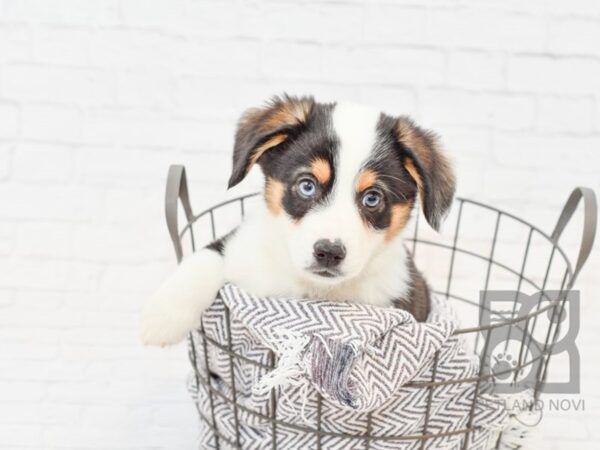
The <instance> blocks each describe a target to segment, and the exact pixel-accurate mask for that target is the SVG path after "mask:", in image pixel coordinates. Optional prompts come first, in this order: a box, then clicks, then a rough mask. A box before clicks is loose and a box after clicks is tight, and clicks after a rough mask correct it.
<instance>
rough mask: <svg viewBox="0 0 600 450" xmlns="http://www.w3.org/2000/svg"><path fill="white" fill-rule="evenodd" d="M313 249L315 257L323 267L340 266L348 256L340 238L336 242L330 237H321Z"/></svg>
mask: <svg viewBox="0 0 600 450" xmlns="http://www.w3.org/2000/svg"><path fill="white" fill-rule="evenodd" d="M313 249H314V253H313V254H314V256H315V259H316V260H317V262H318V263H319V265H321V266H323V267H335V266H338V265H339V264H340V263H341V262H342V260H343V259H344V258H345V257H346V247H344V245H343V244H342V242H341V241H340V240H339V239H336V240H335V241H334V242H332V241H330V240H329V239H319V240H318V241H317V242H315V245H314V246H313Z"/></svg>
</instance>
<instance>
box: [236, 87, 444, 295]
mask: <svg viewBox="0 0 600 450" xmlns="http://www.w3.org/2000/svg"><path fill="white" fill-rule="evenodd" d="M254 163H258V164H259V165H260V166H261V167H262V169H263V172H264V174H265V176H266V184H265V201H266V204H267V207H268V210H269V212H270V214H271V215H272V216H273V218H274V220H275V221H276V223H277V226H278V227H279V228H280V230H281V231H282V233H281V235H282V236H283V239H284V241H285V242H282V245H285V246H286V247H287V248H288V250H289V254H290V257H291V260H292V262H293V265H294V267H295V268H296V270H297V271H298V273H299V274H300V275H301V276H302V277H303V278H306V279H307V280H309V281H311V282H313V283H320V284H326V285H327V284H329V285H334V284H336V283H339V282H342V281H344V280H346V279H349V278H352V277H356V276H357V275H359V274H360V273H361V272H362V271H363V270H364V268H365V266H366V265H367V264H368V263H369V261H371V260H372V259H373V257H374V256H375V255H377V254H378V253H379V252H381V251H383V250H384V249H385V247H386V245H389V244H390V243H391V242H393V241H394V240H395V239H396V238H397V237H398V236H399V235H400V234H401V232H402V230H403V229H404V227H405V225H406V223H407V222H408V219H409V218H410V214H411V211H412V209H413V206H414V205H415V201H416V198H417V193H419V195H420V198H421V199H422V203H423V208H424V212H425V216H426V218H427V220H428V221H429V223H430V224H431V225H432V226H433V227H434V228H437V227H438V225H439V222H440V219H441V217H442V216H443V215H444V214H445V212H446V211H447V209H448V208H449V206H450V203H451V200H452V196H453V193H454V177H453V174H452V171H451V169H450V167H449V164H448V162H447V160H446V159H445V157H444V156H443V155H442V153H441V152H440V151H439V150H438V147H437V144H436V142H435V138H434V137H433V136H432V135H431V134H430V133H428V132H426V131H423V130H421V129H420V128H418V127H416V126H415V125H414V124H413V123H412V122H411V121H410V120H408V119H406V118H393V117H390V116H386V115H384V114H381V113H379V112H377V111H375V110H372V109H369V108H366V107H362V106H357V105H351V104H320V103H316V102H315V101H314V100H313V99H312V98H292V97H283V98H275V99H273V100H272V101H271V103H269V104H268V105H267V106H266V107H264V108H261V109H255V110H250V111H248V112H246V113H245V114H244V116H242V119H241V121H240V124H239V127H238V132H237V134H236V145H235V149H234V161H233V172H232V175H231V179H230V186H233V185H235V184H237V183H238V182H239V181H241V180H242V179H243V178H244V176H245V175H246V174H247V172H248V170H249V169H250V167H251V166H252V164H254Z"/></svg>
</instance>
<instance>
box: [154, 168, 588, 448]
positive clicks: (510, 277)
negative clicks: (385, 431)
mask: <svg viewBox="0 0 600 450" xmlns="http://www.w3.org/2000/svg"><path fill="white" fill-rule="evenodd" d="M256 196H257V194H250V195H246V196H242V197H239V198H235V199H232V200H228V201H225V202H222V203H219V204H217V205H215V206H213V207H212V208H210V209H207V210H206V211H203V212H202V213H200V214H194V213H193V212H192V208H191V206H190V198H189V193H188V186H187V180H186V174H185V168H184V167H183V166H179V165H174V166H171V168H170V170H169V175H168V181H167V189H166V219H167V226H168V230H169V233H170V236H171V240H172V241H173V245H174V247H175V253H176V256H177V260H178V261H181V260H182V258H183V254H184V246H186V245H187V246H188V247H189V250H190V251H192V252H193V251H194V250H195V249H196V248H201V247H202V246H204V245H206V244H208V243H210V242H211V241H212V240H214V239H216V238H218V237H219V236H223V235H225V234H226V233H227V232H229V231H230V230H231V229H233V228H234V227H235V226H237V225H238V224H239V222H240V221H241V219H242V218H243V217H244V214H245V212H246V210H247V208H250V207H251V206H252V203H253V202H255V201H257V200H258V197H256ZM581 199H583V206H584V211H583V213H584V214H583V232H582V235H581V239H580V246H579V252H578V256H577V260H576V263H575V265H574V266H573V265H572V264H571V262H570V260H569V258H568V257H567V254H566V253H565V252H564V251H563V249H562V248H561V247H560V246H559V244H558V241H559V238H560V237H561V234H562V233H563V230H564V229H565V227H566V225H567V224H568V223H569V221H570V220H571V218H572V217H573V214H574V212H575V210H576V208H577V205H578V204H579V201H580V200H581ZM179 203H181V205H182V207H183V215H182V217H183V218H184V220H185V222H184V224H183V226H182V227H180V226H179V221H178V214H179V212H178V205H179ZM596 217H597V207H596V198H595V194H594V192H593V191H592V190H591V189H588V188H576V189H575V190H574V191H573V192H572V193H571V195H570V197H569V198H568V200H567V202H566V204H565V206H564V208H563V210H562V212H561V214H560V216H559V219H558V221H557V223H556V226H555V227H554V231H553V232H552V233H551V234H546V233H545V232H544V231H542V230H541V229H540V228H538V227H536V226H534V225H531V224H530V223H528V222H526V221H525V220H523V219H521V218H519V217H516V216H514V215H512V214H509V213H507V212H505V211H501V210H499V209H497V208H494V207H492V206H489V205H485V204H483V203H479V202H476V201H473V200H469V199H465V198H457V199H456V204H455V206H454V208H453V213H452V214H451V216H450V217H449V218H448V219H447V222H446V223H447V224H449V227H451V228H452V227H453V230H452V231H451V232H450V233H447V234H449V235H450V236H449V238H444V237H443V235H438V234H435V233H433V232H431V230H429V229H428V227H423V226H420V224H419V222H422V220H419V217H418V216H417V218H416V220H413V225H412V229H411V230H410V234H407V236H410V237H407V238H406V241H407V245H408V246H409V248H410V249H411V250H412V253H413V254H414V256H415V259H416V260H417V266H418V267H419V268H420V269H422V270H423V271H424V272H425V274H426V278H427V280H428V282H429V283H430V285H431V286H432V290H433V291H434V292H435V293H436V294H437V295H439V296H443V297H445V298H447V299H448V300H449V301H452V302H454V303H455V304H456V306H457V307H458V309H459V312H460V317H461V318H464V319H465V320H466V321H467V322H468V321H469V317H471V320H473V323H472V324H470V326H468V327H463V328H461V329H458V330H457V331H455V333H456V334H461V335H463V336H464V338H465V339H466V340H467V341H468V342H469V343H470V345H471V346H472V348H473V349H474V350H475V352H476V354H477V355H478V356H479V358H480V369H479V374H478V376H476V377H471V378H468V379H457V380H453V381H452V383H472V384H473V385H474V386H475V395H474V396H473V402H472V405H471V410H470V411H471V412H470V420H469V422H468V426H467V427H466V428H462V429H459V430H456V431H454V432H452V434H462V435H464V439H463V441H462V442H463V443H464V445H463V448H466V447H467V442H468V436H469V433H471V432H473V431H474V430H475V429H476V426H474V425H473V423H472V422H473V414H474V411H475V406H476V404H477V402H478V401H479V392H480V388H481V386H482V383H485V382H489V381H490V380H491V379H492V378H494V379H498V377H504V379H506V378H509V379H512V380H513V381H514V380H516V379H517V377H518V376H520V375H521V374H522V373H523V372H524V371H528V373H530V374H533V380H534V383H533V391H534V398H535V399H536V400H537V399H538V398H539V395H540V393H542V392H543V391H544V387H545V386H546V383H547V378H548V365H549V361H550V357H551V356H552V354H553V353H554V347H555V345H556V343H557V341H558V338H559V336H560V333H561V331H560V330H561V322H562V320H560V318H561V317H564V315H565V314H566V310H565V304H566V300H567V297H568V295H569V293H570V292H572V288H573V285H574V283H575V280H576V278H577V275H578V274H579V271H580V270H581V268H582V267H583V265H584V263H585V261H586V260H587V258H588V256H589V254H590V252H591V249H592V245H593V241H594V236H595V232H596ZM507 230H508V231H507ZM492 290H504V291H507V292H508V291H509V290H510V291H512V292H513V293H514V292H523V291H528V290H529V291H533V292H537V293H538V295H537V297H535V298H537V301H536V304H535V307H534V308H533V310H531V309H530V310H528V311H527V312H526V313H522V312H520V309H519V308H518V307H517V296H516V294H515V298H514V301H512V302H511V304H509V305H507V306H508V308H506V307H503V308H495V307H494V306H493V305H492V304H491V303H489V302H487V301H486V300H487V299H486V296H487V295H488V294H489V292H491V291H492ZM550 291H554V294H552V295H550V294H549V293H550ZM460 305H463V306H462V307H461V306H460ZM461 308H462V310H461ZM483 316H485V317H487V319H488V320H487V321H485V323H484V321H482V318H483ZM195 333H197V335H196V336H200V339H201V340H202V343H201V345H203V346H204V353H205V354H206V349H207V348H209V347H210V346H217V347H218V348H219V349H220V350H221V351H224V352H226V353H227V354H228V355H229V360H230V366H231V367H233V361H234V359H235V358H244V357H242V356H241V355H237V354H236V353H235V352H233V351H232V347H231V339H229V342H216V341H214V340H212V339H211V338H209V337H208V336H206V335H205V334H204V327H203V325H201V327H200V329H199V330H197V332H195ZM225 335H227V336H229V337H230V330H226V332H225ZM498 335H502V336H506V337H505V338H503V339H502V341H503V342H505V348H504V351H505V352H506V351H507V349H508V345H509V343H512V344H513V345H512V346H511V347H513V348H514V357H513V359H512V363H511V364H509V365H508V366H507V367H505V368H504V370H502V371H500V372H499V371H497V370H495V371H492V370H490V367H491V365H492V361H491V356H490V345H493V343H492V344H490V343H491V342H492V341H494V342H495V341H496V340H497V339H496V338H494V339H492V337H493V336H495V337H497V336H498ZM515 336H519V339H517V340H516V342H514V341H515V339H514V337H515ZM532 342H533V344H534V345H532ZM532 348H533V349H534V351H530V349H532ZM190 358H191V360H192V361H191V362H192V365H193V367H194V369H195V372H196V373H195V376H196V382H197V383H198V384H199V385H204V386H205V387H206V389H207V390H208V392H209V396H210V401H211V405H212V402H213V396H220V397H221V398H222V400H224V401H225V402H226V403H228V404H230V405H231V406H232V408H233V411H234V414H235V419H236V433H237V438H236V439H235V440H232V439H231V438H228V437H227V436H225V435H223V434H222V433H220V432H219V424H218V423H217V422H216V421H215V420H214V410H213V411H212V413H213V416H212V417H205V416H203V415H202V414H201V420H203V421H205V422H206V424H207V425H208V426H209V427H210V428H211V429H212V430H213V432H214V436H215V441H216V442H215V447H216V448H220V447H222V446H223V445H222V444H220V443H226V444H227V445H226V446H227V447H233V448H242V447H241V446H240V440H239V422H238V420H237V419H238V412H239V410H240V408H244V407H243V405H240V404H238V403H237V399H236V390H235V383H234V385H233V386H232V398H229V397H226V396H224V394H222V393H221V392H219V391H218V390H216V389H215V388H214V387H213V386H212V385H211V382H210V380H207V379H205V378H204V377H203V376H202V375H201V374H200V373H199V372H198V370H196V367H197V364H198V363H200V364H205V365H208V360H206V361H204V362H202V361H200V362H199V361H196V355H195V354H194V353H193V352H191V354H190ZM246 361H247V358H246ZM271 361H272V362H275V355H271ZM257 364H258V363H257ZM206 369H207V373H209V371H210V367H206ZM232 370H233V369H232ZM434 374H435V369H434ZM434 378H435V375H434ZM446 383H447V382H446ZM439 385H440V382H436V381H435V379H433V380H432V381H431V382H429V383H420V384H417V383H413V387H414V388H415V389H427V390H429V392H431V391H432V389H434V388H435V387H436V386H439ZM276 396H277V393H276V392H273V393H272V399H271V400H272V402H273V404H275V403H276V401H277V398H276ZM430 398H431V397H430ZM320 405H321V399H320V398H319V403H318V409H317V410H318V411H320ZM273 411H274V414H273V416H272V417H264V416H261V418H262V419H266V420H268V421H269V423H270V425H271V430H272V448H273V449H277V448H280V447H278V444H277V442H278V440H277V430H278V429H281V428H285V427H292V428H294V429H296V430H298V429H299V428H298V425H297V424H288V423H286V422H284V421H281V420H278V419H277V413H276V409H275V408H273ZM244 412H246V413H249V414H259V413H257V412H254V411H251V410H248V409H246V410H244ZM428 414H429V407H428V408H427V411H426V415H425V419H424V426H423V429H422V432H421V433H418V434H412V435H403V436H383V437H382V436H370V435H369V434H366V435H356V436H349V435H347V434H339V436H340V437H343V438H349V437H351V438H353V439H356V440H357V441H360V442H363V443H364V444H363V447H364V448H367V449H368V448H369V446H370V445H371V443H372V442H374V441H377V440H382V439H383V440H385V441H387V442H390V441H403V440H412V441H415V440H416V441H420V442H421V448H424V447H425V442H426V441H427V440H428V439H435V438H437V437H440V434H436V433H433V432H430V431H429V430H428V419H429V417H428ZM259 415H260V414H259ZM302 431H303V432H306V433H311V434H313V435H314V436H315V448H317V449H320V448H321V437H322V436H323V435H325V434H327V435H332V434H333V435H335V433H330V432H326V431H323V430H322V429H321V417H320V414H318V416H317V427H316V428H310V427H302ZM499 442H500V439H498V443H499Z"/></svg>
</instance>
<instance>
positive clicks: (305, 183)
mask: <svg viewBox="0 0 600 450" xmlns="http://www.w3.org/2000/svg"><path fill="white" fill-rule="evenodd" d="M298 192H299V193H300V195H301V196H302V197H304V198H312V197H314V196H315V194H316V193H317V185H316V184H315V182H314V181H313V180H310V179H308V178H304V179H302V180H300V181H299V182H298Z"/></svg>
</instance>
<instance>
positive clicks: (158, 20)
mask: <svg viewBox="0 0 600 450" xmlns="http://www.w3.org/2000/svg"><path fill="white" fill-rule="evenodd" d="M121 11H122V14H123V18H124V21H125V23H126V24H128V25H130V26H135V25H141V26H145V27H149V26H150V27H151V26H155V27H165V26H167V27H168V26H169V25H176V24H178V23H179V22H180V21H181V18H182V17H183V16H184V15H185V2H184V1H182V0H146V1H145V2H144V7H143V8H142V7H140V4H139V2H137V1H136V0H121Z"/></svg>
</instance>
